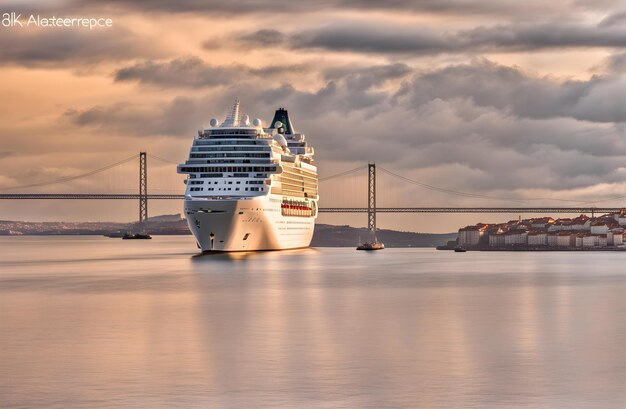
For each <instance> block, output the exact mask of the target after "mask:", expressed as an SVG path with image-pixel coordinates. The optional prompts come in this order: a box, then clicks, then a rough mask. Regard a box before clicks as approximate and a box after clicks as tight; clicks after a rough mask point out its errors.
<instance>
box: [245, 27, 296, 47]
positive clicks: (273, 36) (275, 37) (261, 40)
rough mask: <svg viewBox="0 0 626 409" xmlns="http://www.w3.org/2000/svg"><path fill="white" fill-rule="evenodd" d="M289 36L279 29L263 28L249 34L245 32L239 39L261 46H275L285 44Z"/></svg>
mask: <svg viewBox="0 0 626 409" xmlns="http://www.w3.org/2000/svg"><path fill="white" fill-rule="evenodd" d="M286 39H287V36H286V35H285V34H283V33H281V32H280V31H278V30H271V29H261V30H258V31H255V32H252V33H249V34H243V35H241V36H239V37H238V40H239V41H241V42H244V43H251V44H254V45H261V46H274V45H279V44H283V43H284V42H285V40H286Z"/></svg>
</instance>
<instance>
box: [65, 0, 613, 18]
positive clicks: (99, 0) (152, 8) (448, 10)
mask: <svg viewBox="0 0 626 409" xmlns="http://www.w3.org/2000/svg"><path fill="white" fill-rule="evenodd" d="M609 6H612V5H611V4H604V3H601V2H599V1H598V0H596V1H592V0H586V1H585V2H578V1H563V2H553V4H547V3H546V2H545V1H543V0H526V1H524V2H520V1H518V0H388V1H380V0H318V1H290V2H285V1H283V0H239V1H236V2H233V1H219V2H217V1H205V0H178V1H172V0H86V1H85V0H81V1H73V2H69V3H67V4H65V5H60V7H63V8H65V9H84V8H88V7H91V8H93V7H100V8H104V9H110V8H118V9H119V8H125V9H132V10H138V11H142V12H167V13H203V14H230V15H232V14H236V15H246V14H254V13H262V14H268V13H269V14H274V15H276V14H293V15H295V14H297V13H307V12H316V11H319V10H328V11H332V10H354V11H362V10H386V11H396V12H412V13H424V12H426V13H433V14H461V15H468V14H470V15H495V14H502V13H506V14H509V13H514V14H515V15H516V16H521V15H526V16H527V15H545V14H546V13H553V14H560V13H563V12H567V11H570V10H571V9H574V8H585V9H592V10H596V9H600V10H606V9H607V8H608V7H609ZM57 9H58V8H57ZM538 10H541V12H539V11H538Z"/></svg>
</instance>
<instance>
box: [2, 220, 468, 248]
mask: <svg viewBox="0 0 626 409" xmlns="http://www.w3.org/2000/svg"><path fill="white" fill-rule="evenodd" d="M134 227H135V224H134V223H116V222H26V221H8V220H2V221H0V236H14V235H15V236H17V235H104V234H115V233H120V232H125V231H128V230H132V229H133V228H134ZM145 230H146V231H147V232H148V233H150V234H154V235H158V234H162V235H173V234H191V233H190V232H189V228H188V227H187V221H186V220H185V219H183V218H182V217H181V216H180V215H179V214H174V215H163V216H155V217H150V218H149V219H148V221H147V223H146V224H145ZM377 236H378V239H379V240H380V241H382V242H383V243H385V246H387V247H435V246H439V245H444V244H446V242H447V241H448V240H455V239H456V236H457V234H456V233H448V234H432V233H413V232H404V231H395V230H379V231H378V233H377ZM359 237H361V238H363V239H366V238H367V237H368V235H367V229H365V228H355V227H350V226H333V225H329V224H318V225H316V227H315V234H314V235H313V241H312V243H311V245H312V246H315V247H355V246H356V245H357V244H358V241H359Z"/></svg>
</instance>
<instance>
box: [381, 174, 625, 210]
mask: <svg viewBox="0 0 626 409" xmlns="http://www.w3.org/2000/svg"><path fill="white" fill-rule="evenodd" d="M378 168H379V169H380V170H382V171H383V172H384V173H386V174H388V175H390V176H393V177H395V178H398V179H402V180H403V181H405V182H408V183H411V184H414V185H417V186H420V187H423V188H425V189H429V190H434V191H438V192H443V193H448V194H453V195H457V196H463V197H472V198H478V199H489V200H502V201H509V202H519V203H524V202H527V201H538V200H550V201H556V202H568V203H572V205H571V206H573V207H576V206H579V205H587V204H593V203H601V202H606V201H611V200H618V199H623V198H626V196H616V197H612V198H607V199H602V200H595V201H586V202H585V201H581V200H575V199H555V198H548V197H532V198H524V199H514V198H509V197H496V196H487V195H481V194H477V193H469V192H461V191H457V190H451V189H445V188H442V187H438V186H433V185H429V184H426V183H422V182H418V181H417V180H413V179H409V178H407V177H405V176H402V175H398V174H397V173H394V172H391V171H390V170H387V169H385V168H383V167H382V166H379V167H378Z"/></svg>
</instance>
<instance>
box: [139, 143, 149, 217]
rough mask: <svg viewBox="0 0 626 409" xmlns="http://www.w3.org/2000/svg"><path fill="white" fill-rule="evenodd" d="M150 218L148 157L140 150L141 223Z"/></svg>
mask: <svg viewBox="0 0 626 409" xmlns="http://www.w3.org/2000/svg"><path fill="white" fill-rule="evenodd" d="M147 220H148V159H147V157H146V152H139V225H143V224H144V223H145V222H146V221H147Z"/></svg>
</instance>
